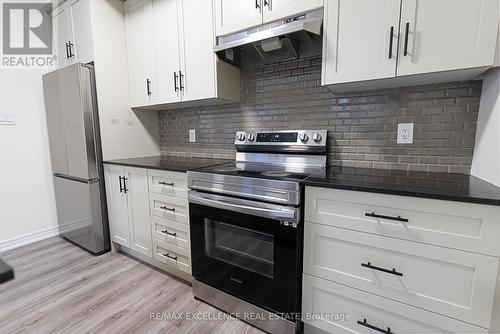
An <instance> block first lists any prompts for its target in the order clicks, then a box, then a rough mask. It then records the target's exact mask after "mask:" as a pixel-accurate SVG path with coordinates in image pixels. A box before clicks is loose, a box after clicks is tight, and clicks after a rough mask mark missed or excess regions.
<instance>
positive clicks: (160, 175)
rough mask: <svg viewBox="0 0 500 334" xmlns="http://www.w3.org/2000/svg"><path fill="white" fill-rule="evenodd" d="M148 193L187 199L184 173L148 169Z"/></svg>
mask: <svg viewBox="0 0 500 334" xmlns="http://www.w3.org/2000/svg"><path fill="white" fill-rule="evenodd" d="M148 179H149V191H152V192H155V193H159V194H164V195H170V196H177V197H184V198H187V185H186V173H176V172H168V171H163V170H156V169H148Z"/></svg>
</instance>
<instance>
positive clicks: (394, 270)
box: [361, 262, 403, 276]
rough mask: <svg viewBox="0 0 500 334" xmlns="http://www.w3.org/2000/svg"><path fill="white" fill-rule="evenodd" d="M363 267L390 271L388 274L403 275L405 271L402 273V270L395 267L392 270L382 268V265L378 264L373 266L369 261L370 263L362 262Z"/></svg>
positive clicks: (385, 271)
mask: <svg viewBox="0 0 500 334" xmlns="http://www.w3.org/2000/svg"><path fill="white" fill-rule="evenodd" d="M361 267H365V268H370V269H374V270H378V271H382V272H384V273H388V274H391V275H396V276H403V273H400V272H398V271H396V269H395V268H392V270H389V269H385V268H381V267H377V266H372V264H371V263H370V262H368V263H361Z"/></svg>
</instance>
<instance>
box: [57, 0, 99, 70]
mask: <svg viewBox="0 0 500 334" xmlns="http://www.w3.org/2000/svg"><path fill="white" fill-rule="evenodd" d="M53 18H54V27H55V29H54V31H55V36H54V37H55V38H54V39H55V49H56V50H55V51H56V53H57V67H58V68H61V67H64V66H67V65H70V64H73V63H77V62H79V63H90V62H92V61H94V45H93V39H92V23H91V18H90V4H89V0H71V1H66V2H65V3H63V4H62V5H61V6H59V7H57V8H56V9H55V10H54V13H53Z"/></svg>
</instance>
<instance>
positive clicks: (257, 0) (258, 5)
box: [255, 0, 260, 9]
mask: <svg viewBox="0 0 500 334" xmlns="http://www.w3.org/2000/svg"><path fill="white" fill-rule="evenodd" d="M259 1H260V0H255V9H260V4H259Z"/></svg>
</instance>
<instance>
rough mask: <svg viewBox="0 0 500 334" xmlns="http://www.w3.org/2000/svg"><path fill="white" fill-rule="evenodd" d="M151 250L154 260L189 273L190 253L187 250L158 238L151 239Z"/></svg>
mask: <svg viewBox="0 0 500 334" xmlns="http://www.w3.org/2000/svg"><path fill="white" fill-rule="evenodd" d="M153 250H154V251H153V256H154V259H155V261H158V262H160V263H162V264H165V265H167V266H169V267H173V268H177V269H179V270H182V271H184V272H186V273H188V274H191V254H190V252H189V251H188V250H186V249H184V248H180V247H177V246H175V245H172V244H169V243H166V242H163V241H159V240H153Z"/></svg>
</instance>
